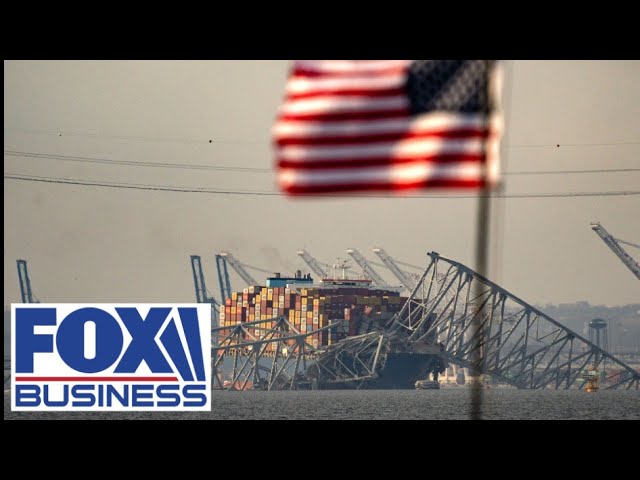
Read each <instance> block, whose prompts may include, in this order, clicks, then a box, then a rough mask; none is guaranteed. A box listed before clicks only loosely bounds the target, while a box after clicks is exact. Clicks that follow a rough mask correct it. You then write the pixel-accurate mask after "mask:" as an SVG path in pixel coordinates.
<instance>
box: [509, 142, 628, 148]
mask: <svg viewBox="0 0 640 480" xmlns="http://www.w3.org/2000/svg"><path fill="white" fill-rule="evenodd" d="M619 145H640V141H630V142H609V143H604V142H603V143H532V144H528V145H526V144H521V145H507V146H506V147H507V148H560V147H615V146H619Z"/></svg>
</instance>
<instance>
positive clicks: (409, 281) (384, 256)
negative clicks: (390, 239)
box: [373, 247, 416, 292]
mask: <svg viewBox="0 0 640 480" xmlns="http://www.w3.org/2000/svg"><path fill="white" fill-rule="evenodd" d="M373 251H374V253H375V254H376V255H378V257H380V260H382V263H384V264H385V265H386V266H387V268H388V269H389V270H391V273H393V275H394V276H395V277H396V278H397V279H398V280H399V281H400V283H402V285H404V287H405V288H406V289H407V290H409V291H410V292H411V291H413V289H414V288H415V286H416V282H415V280H414V279H413V278H411V277H410V276H409V275H407V274H406V272H404V271H402V270H401V269H400V267H399V266H398V264H397V262H396V261H395V260H394V259H393V258H391V257H390V256H389V254H388V253H387V252H385V251H384V249H382V248H379V247H376V248H374V249H373Z"/></svg>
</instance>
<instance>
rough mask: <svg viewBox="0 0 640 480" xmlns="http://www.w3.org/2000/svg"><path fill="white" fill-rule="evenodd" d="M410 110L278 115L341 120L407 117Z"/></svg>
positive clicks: (282, 118)
mask: <svg viewBox="0 0 640 480" xmlns="http://www.w3.org/2000/svg"><path fill="white" fill-rule="evenodd" d="M408 115H409V111H408V110H407V109H406V108H396V109H393V110H369V111H360V112H336V113H285V114H282V115H280V116H279V117H278V120H280V121H287V120H291V121H294V120H309V121H318V120H326V121H340V120H383V119H390V118H406V117H407V116H408Z"/></svg>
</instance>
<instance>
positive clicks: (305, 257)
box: [298, 250, 329, 278]
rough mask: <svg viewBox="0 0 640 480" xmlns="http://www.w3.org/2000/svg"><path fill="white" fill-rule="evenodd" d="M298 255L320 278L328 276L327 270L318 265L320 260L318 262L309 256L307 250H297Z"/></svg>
mask: <svg viewBox="0 0 640 480" xmlns="http://www.w3.org/2000/svg"><path fill="white" fill-rule="evenodd" d="M298 255H300V256H301V257H302V260H304V263H306V264H307V265H309V268H310V269H311V270H313V273H315V274H316V275H318V277H320V278H326V277H328V276H329V274H328V272H327V271H326V270H325V269H324V268H322V267H321V266H320V262H318V261H317V260H316V259H315V258H314V257H312V256H311V254H310V253H309V252H307V251H306V250H298Z"/></svg>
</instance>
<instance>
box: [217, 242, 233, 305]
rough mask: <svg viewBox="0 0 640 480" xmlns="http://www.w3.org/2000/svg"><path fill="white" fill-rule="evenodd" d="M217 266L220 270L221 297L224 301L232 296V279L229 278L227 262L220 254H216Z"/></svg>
mask: <svg viewBox="0 0 640 480" xmlns="http://www.w3.org/2000/svg"><path fill="white" fill-rule="evenodd" d="M216 268H217V270H218V282H220V299H221V300H222V303H224V301H225V299H227V298H231V281H230V280H229V270H228V269H227V262H226V261H225V260H224V258H222V257H221V256H220V255H218V254H216Z"/></svg>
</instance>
